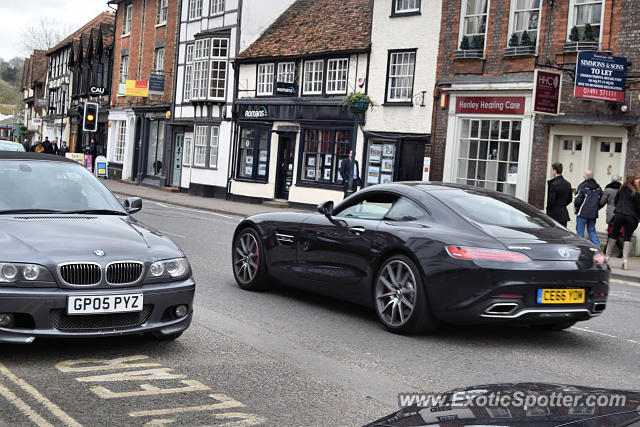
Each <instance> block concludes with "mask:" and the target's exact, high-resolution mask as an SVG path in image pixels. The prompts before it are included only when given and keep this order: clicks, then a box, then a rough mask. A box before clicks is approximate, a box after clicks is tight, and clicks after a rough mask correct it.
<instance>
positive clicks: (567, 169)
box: [553, 136, 584, 190]
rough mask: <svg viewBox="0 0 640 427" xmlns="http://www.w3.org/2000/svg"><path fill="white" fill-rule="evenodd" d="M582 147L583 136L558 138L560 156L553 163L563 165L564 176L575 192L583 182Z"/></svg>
mask: <svg viewBox="0 0 640 427" xmlns="http://www.w3.org/2000/svg"><path fill="white" fill-rule="evenodd" d="M582 145H583V144H582V137H581V136H560V137H558V143H557V146H558V154H557V158H556V160H554V161H553V163H555V162H559V163H562V168H563V171H562V176H564V179H566V180H567V181H569V182H570V183H571V188H573V189H574V190H575V189H576V188H577V187H578V185H580V183H581V182H582V181H583V178H582V175H583V173H584V166H583V163H582V162H583V153H582Z"/></svg>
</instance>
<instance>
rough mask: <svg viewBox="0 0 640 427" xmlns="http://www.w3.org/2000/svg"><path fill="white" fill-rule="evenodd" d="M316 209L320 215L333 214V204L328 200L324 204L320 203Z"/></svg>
mask: <svg viewBox="0 0 640 427" xmlns="http://www.w3.org/2000/svg"><path fill="white" fill-rule="evenodd" d="M317 209H318V212H320V213H321V214H322V215H326V216H331V214H333V202H332V201H331V200H328V201H326V202H324V203H320V204H319V205H318V208H317Z"/></svg>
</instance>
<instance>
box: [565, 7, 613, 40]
mask: <svg viewBox="0 0 640 427" xmlns="http://www.w3.org/2000/svg"><path fill="white" fill-rule="evenodd" d="M603 13H604V0H570V4H569V23H568V26H567V40H568V41H573V42H576V41H592V42H593V41H595V42H597V41H599V40H600V29H601V26H602V16H603ZM587 25H589V27H591V30H590V31H586V32H585V30H586V29H587V28H589V27H587ZM574 28H575V29H574ZM572 31H573V34H572ZM576 38H577V40H576Z"/></svg>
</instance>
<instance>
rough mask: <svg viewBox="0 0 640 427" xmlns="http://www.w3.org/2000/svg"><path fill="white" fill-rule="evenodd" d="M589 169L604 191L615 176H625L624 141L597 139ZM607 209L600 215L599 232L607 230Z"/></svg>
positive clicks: (619, 139)
mask: <svg viewBox="0 0 640 427" xmlns="http://www.w3.org/2000/svg"><path fill="white" fill-rule="evenodd" d="M589 157H590V158H589V160H590V161H589V169H591V170H592V171H593V177H594V178H595V180H596V182H597V183H598V184H600V187H602V190H604V187H606V186H607V184H609V183H610V182H611V177H612V176H613V175H620V176H622V175H623V172H624V171H623V170H620V169H621V167H622V166H621V165H622V164H623V163H622V139H621V138H597V139H594V140H593V142H592V143H591V153H590V156H589ZM606 216H607V212H606V208H602V209H601V210H600V212H599V215H598V222H597V223H596V228H597V230H598V231H599V232H604V231H606V229H607V221H606Z"/></svg>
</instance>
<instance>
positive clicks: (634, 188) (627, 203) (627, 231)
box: [606, 175, 640, 270]
mask: <svg viewBox="0 0 640 427" xmlns="http://www.w3.org/2000/svg"><path fill="white" fill-rule="evenodd" d="M615 204H616V207H615V210H614V214H615V219H614V221H613V232H612V235H611V239H609V242H608V245H609V246H607V252H606V256H607V260H609V258H610V257H611V253H612V252H613V246H614V245H615V240H616V239H617V238H618V237H620V230H621V229H622V228H624V244H623V246H622V269H623V270H626V269H627V267H628V263H629V254H630V253H631V236H632V235H633V232H634V231H636V228H638V219H639V218H640V177H638V176H634V175H627V178H626V179H625V180H624V185H622V187H621V188H620V190H619V191H618V194H617V195H616V198H615Z"/></svg>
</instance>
